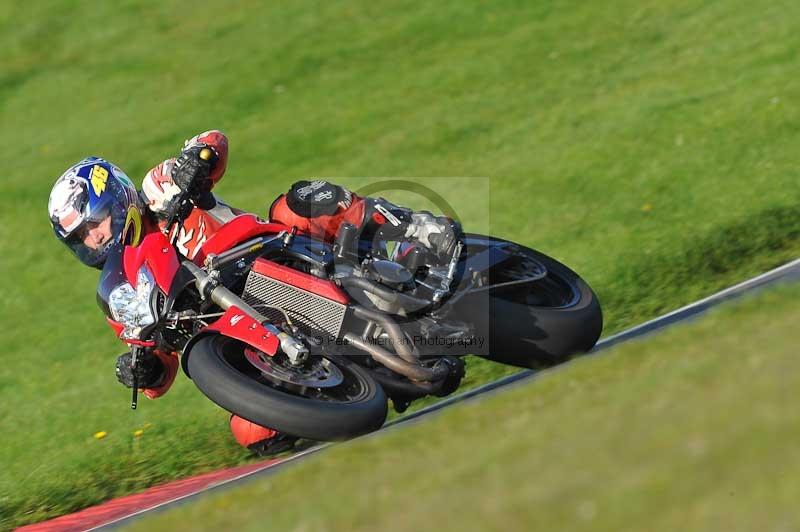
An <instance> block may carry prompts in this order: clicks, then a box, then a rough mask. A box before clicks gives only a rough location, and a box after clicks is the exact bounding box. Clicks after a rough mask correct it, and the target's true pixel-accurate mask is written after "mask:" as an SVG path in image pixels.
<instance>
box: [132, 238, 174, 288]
mask: <svg viewBox="0 0 800 532" xmlns="http://www.w3.org/2000/svg"><path fill="white" fill-rule="evenodd" d="M145 262H147V265H148V266H149V267H150V271H151V272H152V274H153V278H154V279H155V281H156V285H158V287H159V288H160V289H161V290H162V291H163V292H164V293H165V294H168V293H169V288H170V285H171V284H172V279H173V278H174V277H175V273H176V272H177V271H178V268H179V267H180V262H179V261H178V256H177V254H176V253H175V250H174V248H173V247H172V246H171V245H170V243H169V240H167V237H166V236H164V235H163V234H162V233H161V232H159V231H156V232H154V233H150V234H149V235H147V236H146V237H144V240H142V243H141V244H139V245H138V246H136V247H133V246H125V251H124V255H123V266H124V269H125V277H127V278H128V282H129V283H131V286H132V287H134V288H136V282H137V278H138V275H137V274H138V272H139V269H140V268H141V267H142V264H144V263H145Z"/></svg>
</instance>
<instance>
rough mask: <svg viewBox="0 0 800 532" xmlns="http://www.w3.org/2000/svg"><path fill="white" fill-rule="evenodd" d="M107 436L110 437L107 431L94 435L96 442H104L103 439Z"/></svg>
mask: <svg viewBox="0 0 800 532" xmlns="http://www.w3.org/2000/svg"><path fill="white" fill-rule="evenodd" d="M107 435H108V433H107V432H106V431H104V430H101V431H100V432H95V433H94V439H95V440H102V439H103V438H105V437H106V436H107Z"/></svg>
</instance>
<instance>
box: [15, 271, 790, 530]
mask: <svg viewBox="0 0 800 532" xmlns="http://www.w3.org/2000/svg"><path fill="white" fill-rule="evenodd" d="M798 280H800V259H798V260H795V261H792V262H790V263H788V264H785V265H784V266H781V267H779V268H776V269H774V270H771V271H769V272H767V273H764V274H762V275H759V276H757V277H754V278H752V279H749V280H747V281H745V282H743V283H740V284H738V285H736V286H733V287H731V288H728V289H726V290H723V291H721V292H718V293H716V294H714V295H712V296H709V297H707V298H705V299H702V300H700V301H697V302H695V303H692V304H690V305H687V306H685V307H683V308H680V309H678V310H675V311H673V312H670V313H668V314H665V315H663V316H660V317H658V318H656V319H653V320H651V321H648V322H646V323H643V324H641V325H637V326H635V327H632V328H631V329H628V330H626V331H623V332H621V333H619V334H616V335H614V336H610V337H608V338H605V339H603V340H601V341H600V342H598V344H597V345H596V346H595V347H594V349H592V351H591V352H590V353H589V354H590V355H593V354H597V353H600V352H602V351H605V350H606V349H608V348H609V347H612V346H614V345H617V344H619V343H621V342H625V341H628V340H631V339H634V338H639V337H642V336H644V335H647V334H651V333H653V332H656V331H659V330H662V329H664V328H665V327H668V326H670V325H673V324H675V323H679V322H682V321H685V320H688V319H691V318H694V317H697V316H699V315H701V314H703V313H704V312H706V311H707V310H709V309H710V308H712V307H715V306H717V305H719V304H720V303H722V302H724V301H728V300H730V299H734V298H738V297H741V296H743V295H745V294H748V293H751V292H753V291H755V290H758V289H760V288H764V287H766V286H768V285H771V284H774V283H777V282H790V281H798ZM578 361H580V358H577V359H575V360H574V361H572V362H568V363H567V364H562V365H560V366H557V367H555V368H552V369H549V370H546V371H545V372H534V371H531V370H526V371H521V372H519V373H516V374H514V375H511V376H509V377H505V378H502V379H499V380H497V381H494V382H490V383H488V384H485V385H483V386H480V387H478V388H475V389H473V390H470V391H467V392H464V393H461V394H459V395H456V396H453V397H450V398H448V399H445V400H443V401H440V402H438V403H436V404H435V405H431V406H430V407H427V408H424V409H422V410H419V411H417V412H414V413H412V414H409V415H407V416H404V417H402V418H400V419H397V420H395V421H393V422H391V423H388V424H387V425H386V426H385V427H384V428H383V429H381V430H380V431H378V432H376V433H373V434H370V435H367V436H364V437H366V438H371V437H377V436H378V435H380V433H381V432H383V431H384V430H387V429H389V428H390V427H392V426H396V425H399V424H402V423H407V422H410V421H414V420H418V419H420V418H422V417H424V416H427V415H430V414H432V413H434V412H436V411H439V410H442V409H443V408H447V407H448V406H450V405H452V404H455V403H458V402H461V401H464V400H467V399H472V398H476V397H479V396H483V395H485V394H487V393H490V392H495V391H497V390H499V389H501V388H504V387H507V386H509V385H512V384H514V383H519V382H522V381H525V380H528V379H530V378H532V377H534V376H535V375H538V374H540V373H546V372H550V371H560V369H561V368H563V367H565V366H566V365H569V364H573V363H576V362H578ZM330 445H333V444H320V445H317V446H315V447H311V448H309V449H306V450H303V451H301V452H298V453H295V454H293V455H291V456H289V457H287V458H280V459H269V460H264V461H260V462H257V463H254V464H248V465H244V466H239V467H234V468H229V469H223V470H220V471H215V472H212V473H206V474H204V475H199V476H196V477H191V478H187V479H183V480H177V481H173V482H169V483H167V484H163V485H161V486H155V487H153V488H150V489H148V490H146V491H144V492H142V493H137V494H134V495H128V496H126V497H120V498H118V499H113V500H111V501H107V502H105V503H103V504H99V505H97V506H93V507H90V508H86V509H84V510H81V511H79V512H76V513H73V514H69V515H64V516H61V517H57V518H55V519H51V520H49V521H44V522H42V523H37V524H34V525H28V526H25V527H22V528H19V529H17V530H23V531H52V532H55V531H73V530H97V529H101V528H114V527H117V526H120V525H123V524H125V523H126V522H130V520H132V519H136V518H137V517H139V516H141V515H143V514H145V513H147V512H151V511H157V510H163V509H166V508H169V507H171V506H173V505H176V504H182V503H185V502H187V501H189V500H190V499H192V498H194V497H198V496H202V495H204V494H206V493H208V492H209V491H212V490H216V489H225V488H229V487H231V486H233V485H236V484H238V483H240V482H243V481H250V480H252V479H255V478H258V477H260V476H262V475H267V474H272V473H274V472H276V471H277V470H280V469H281V468H282V467H284V466H288V465H290V464H291V463H294V462H297V461H300V460H302V459H304V458H305V457H307V456H310V455H311V454H314V453H317V452H319V451H321V450H323V449H325V448H326V447H328V446H330Z"/></svg>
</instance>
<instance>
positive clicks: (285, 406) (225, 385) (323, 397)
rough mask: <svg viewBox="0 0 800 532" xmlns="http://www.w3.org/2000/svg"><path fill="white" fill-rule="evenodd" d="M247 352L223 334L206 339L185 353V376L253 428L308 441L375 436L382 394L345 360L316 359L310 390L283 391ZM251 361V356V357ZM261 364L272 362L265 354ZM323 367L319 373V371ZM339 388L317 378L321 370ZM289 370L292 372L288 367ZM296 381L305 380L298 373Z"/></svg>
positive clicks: (381, 411)
mask: <svg viewBox="0 0 800 532" xmlns="http://www.w3.org/2000/svg"><path fill="white" fill-rule="evenodd" d="M248 350H249V348H248V347H247V346H246V345H245V344H243V343H242V342H239V341H237V340H234V339H231V338H228V337H226V336H222V335H213V336H206V337H204V338H201V339H199V340H198V341H197V343H196V344H194V346H192V348H191V352H190V353H188V366H187V367H188V370H189V375H190V376H191V378H192V380H193V381H194V383H195V385H196V386H197V387H198V388H200V391H202V392H203V394H205V395H206V396H207V397H208V398H209V399H211V400H212V401H213V402H215V403H216V404H218V405H219V406H221V407H222V408H224V409H226V410H228V411H230V412H232V413H234V414H236V415H238V416H240V417H243V418H245V419H247V420H249V421H252V422H253V423H257V424H259V425H263V426H266V427H270V428H272V429H276V430H278V431H281V432H285V433H287V434H291V435H294V436H299V437H301V438H308V439H311V440H319V441H331V440H344V439H348V438H352V437H355V436H359V435H361V434H366V433H368V432H372V431H375V430H377V429H379V428H380V427H381V425H383V422H384V420H385V419H386V411H387V404H386V395H385V394H384V392H383V389H382V388H381V387H380V386H379V385H378V384H377V383H376V382H375V381H374V380H373V379H372V377H370V376H369V374H368V373H367V372H366V371H365V370H364V369H362V368H361V367H359V366H358V365H357V364H355V363H353V362H352V361H350V360H348V359H347V358H345V357H340V356H332V355H314V356H313V357H312V359H311V361H310V362H309V364H311V363H312V362H313V363H315V364H316V365H315V366H314V367H313V368H312V369H311V370H309V371H314V372H315V373H314V375H313V378H314V379H316V380H317V382H316V384H317V385H318V386H317V387H315V386H314V385H313V384H314V383H312V384H311V385H294V386H288V385H287V386H283V385H281V382H280V381H276V380H274V379H270V378H269V374H268V373H265V372H264V371H262V370H260V369H259V368H258V367H256V366H255V365H253V364H252V363H251V362H250V361H249V360H248ZM249 356H250V357H252V356H253V353H252V351H251V352H250V353H249ZM262 359H263V360H265V361H266V362H267V363H273V362H272V360H271V359H268V358H267V357H266V356H265V355H262ZM320 368H323V369H320ZM324 368H327V370H328V373H329V374H333V375H335V376H336V379H337V382H338V384H336V385H333V386H328V385H326V384H324V383H323V382H322V381H320V379H322V378H325V375H326V373H325V370H324ZM290 369H292V368H290ZM296 371H297V372H298V377H297V379H295V380H296V381H297V382H301V383H302V382H311V381H310V378H311V377H308V378H306V380H305V381H303V376H302V375H301V374H300V373H301V372H302V368H297V369H296Z"/></svg>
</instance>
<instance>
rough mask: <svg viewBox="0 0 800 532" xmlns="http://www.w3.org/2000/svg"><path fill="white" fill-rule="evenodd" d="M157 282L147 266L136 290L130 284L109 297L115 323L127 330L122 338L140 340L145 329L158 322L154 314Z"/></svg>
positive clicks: (138, 279)
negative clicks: (154, 294)
mask: <svg viewBox="0 0 800 532" xmlns="http://www.w3.org/2000/svg"><path fill="white" fill-rule="evenodd" d="M154 290H155V281H154V280H153V274H152V273H150V270H149V269H148V268H147V266H142V267H141V268H140V269H139V273H138V275H137V276H136V288H133V287H132V286H131V285H130V283H127V282H125V283H122V284H121V285H119V286H117V287H115V288H114V289H113V290H112V291H111V293H110V294H109V296H108V308H109V310H111V316H112V317H113V318H114V321H116V322H118V323H121V324H122V325H123V326H124V327H125V328H124V330H123V331H122V334H120V338H134V339H135V338H139V334H140V333H141V332H142V329H143V328H144V327H147V326H148V325H152V324H154V323H155V322H156V316H155V314H154V313H153V305H152V301H153V291H154Z"/></svg>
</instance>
